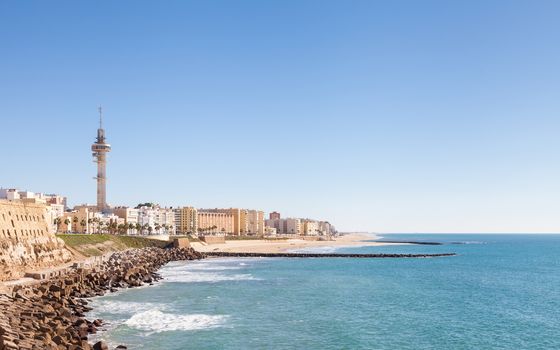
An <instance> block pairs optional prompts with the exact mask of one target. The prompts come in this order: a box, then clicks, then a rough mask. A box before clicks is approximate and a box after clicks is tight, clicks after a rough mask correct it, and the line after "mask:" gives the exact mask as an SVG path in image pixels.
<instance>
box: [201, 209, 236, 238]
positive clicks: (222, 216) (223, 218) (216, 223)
mask: <svg viewBox="0 0 560 350" xmlns="http://www.w3.org/2000/svg"><path fill="white" fill-rule="evenodd" d="M197 221H198V232H199V233H200V234H203V235H204V234H220V235H222V234H223V235H231V234H233V233H234V216H233V214H232V213H231V212H223V211H222V210H221V209H199V210H198V213H197Z"/></svg>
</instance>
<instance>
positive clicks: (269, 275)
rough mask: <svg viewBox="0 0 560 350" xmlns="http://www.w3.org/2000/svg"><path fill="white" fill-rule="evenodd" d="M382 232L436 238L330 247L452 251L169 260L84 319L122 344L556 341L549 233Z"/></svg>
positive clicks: (100, 301) (558, 266)
mask: <svg viewBox="0 0 560 350" xmlns="http://www.w3.org/2000/svg"><path fill="white" fill-rule="evenodd" d="M386 238H387V239H391V240H395V239H402V240H425V241H441V242H445V243H446V244H444V245H441V246H425V245H423V246H418V245H408V246H384V247H352V248H340V249H337V251H339V252H361V253H372V252H385V253H435V252H456V253H458V254H459V255H458V256H455V257H448V258H430V259H345V258H329V259H285V258H278V259H254V258H247V259H237V258H236V259H233V258H232V259H208V260H204V261H195V262H174V263H170V264H169V265H167V266H166V267H164V268H163V269H162V270H161V273H162V275H163V276H164V277H165V279H164V280H163V281H162V282H159V283H157V284H156V285H154V286H151V287H146V288H139V289H130V290H126V291H122V292H118V293H115V294H111V295H107V296H104V297H101V298H96V299H94V302H93V304H92V305H93V306H94V308H95V309H94V311H93V312H92V313H91V314H90V315H89V317H91V318H94V317H95V318H97V317H100V318H102V319H104V320H106V321H107V322H110V324H109V325H108V330H107V331H106V332H104V333H103V334H101V335H100V336H99V337H100V338H103V339H106V340H108V341H109V342H110V343H111V344H113V345H118V344H126V345H128V346H129V348H132V349H136V348H143V349H270V348H274V349H293V348H307V349H554V348H560V332H559V329H560V236H559V235H548V236H547V235H390V236H389V235H387V236H386ZM326 249H327V250H329V249H328V248H326Z"/></svg>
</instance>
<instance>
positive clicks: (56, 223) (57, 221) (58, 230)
mask: <svg viewBox="0 0 560 350" xmlns="http://www.w3.org/2000/svg"><path fill="white" fill-rule="evenodd" d="M54 224H55V225H56V232H60V224H62V220H61V219H60V218H56V219H54Z"/></svg>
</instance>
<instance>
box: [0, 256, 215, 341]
mask: <svg viewBox="0 0 560 350" xmlns="http://www.w3.org/2000/svg"><path fill="white" fill-rule="evenodd" d="M204 257H205V256H204V255H203V254H202V253H199V252H196V251H195V250H193V249H192V248H170V249H161V248H143V249H131V250H126V251H123V252H116V253H113V254H112V255H111V256H110V257H109V258H108V259H106V260H105V261H103V262H102V263H101V264H99V265H98V266H94V267H77V268H74V269H72V270H71V271H69V272H67V273H66V274H64V275H62V276H59V277H57V278H53V279H49V280H46V281H44V282H41V283H38V284H34V285H30V286H16V287H15V288H14V289H13V291H12V294H11V295H0V309H1V311H0V350H14V349H33V350H35V349H37V350H39V349H47V350H51V349H52V350H55V349H56V350H60V349H68V350H89V349H94V350H100V349H108V345H107V344H105V343H104V342H97V343H95V344H93V345H92V344H90V343H89V342H88V335H89V334H94V333H96V332H97V329H98V328H99V327H101V326H102V324H103V321H102V320H88V319H86V316H85V313H86V312H88V311H90V310H91V308H90V307H88V306H87V304H88V302H87V300H86V298H90V297H94V296H101V295H104V294H105V293H107V292H114V291H117V290H118V289H119V288H132V287H138V286H141V285H143V284H146V283H147V284H151V283H153V282H155V281H157V280H159V279H160V278H161V277H160V276H159V275H158V274H157V270H158V269H159V268H161V267H162V266H163V265H165V264H167V263H168V262H171V261H178V260H195V259H203V258H204ZM117 349H126V346H123V345H119V346H118V347H117Z"/></svg>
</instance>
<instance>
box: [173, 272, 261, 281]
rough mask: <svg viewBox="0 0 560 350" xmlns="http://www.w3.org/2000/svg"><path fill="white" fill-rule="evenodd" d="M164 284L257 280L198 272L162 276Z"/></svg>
mask: <svg viewBox="0 0 560 350" xmlns="http://www.w3.org/2000/svg"><path fill="white" fill-rule="evenodd" d="M162 276H163V277H164V281H165V282H171V283H201V282H207V283H216V282H222V281H257V280H258V278H255V277H253V276H252V275H250V274H234V275H225V274H220V273H211V272H200V271H193V272H190V271H182V272H181V273H178V274H174V273H168V272H166V273H165V274H162Z"/></svg>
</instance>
